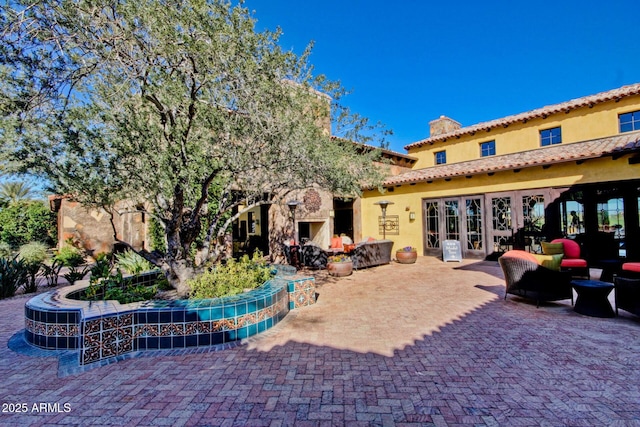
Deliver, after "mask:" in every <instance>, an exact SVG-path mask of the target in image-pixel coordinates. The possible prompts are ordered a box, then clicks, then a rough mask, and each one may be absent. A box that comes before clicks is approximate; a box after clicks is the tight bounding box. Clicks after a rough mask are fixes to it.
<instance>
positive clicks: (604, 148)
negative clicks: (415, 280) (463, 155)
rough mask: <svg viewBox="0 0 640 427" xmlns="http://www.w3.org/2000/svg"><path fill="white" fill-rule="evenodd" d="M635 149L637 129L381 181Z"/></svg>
mask: <svg viewBox="0 0 640 427" xmlns="http://www.w3.org/2000/svg"><path fill="white" fill-rule="evenodd" d="M638 152H640V132H628V133H623V134H620V135H615V136H610V137H607V138H600V139H594V140H590V141H584V142H575V143H569V144H558V145H553V146H550V147H544V148H538V149H535V150H530V151H523V152H520V153H513V154H505V155H501V156H490V157H483V158H481V159H478V160H470V161H466V162H460V163H451V164H446V165H438V166H432V167H428V168H425V169H418V170H414V171H411V172H407V173H403V174H400V175H396V176H393V177H388V178H387V179H386V180H385V181H384V183H383V185H384V186H391V185H398V184H409V183H415V182H425V181H431V180H434V179H444V178H452V177H456V176H470V175H478V174H481V173H489V172H498V171H505V170H513V169H522V168H527V167H533V166H544V165H552V164H556V163H564V162H572V161H578V160H587V159H594V158H598V157H604V156H610V155H616V154H619V155H622V154H629V153H638Z"/></svg>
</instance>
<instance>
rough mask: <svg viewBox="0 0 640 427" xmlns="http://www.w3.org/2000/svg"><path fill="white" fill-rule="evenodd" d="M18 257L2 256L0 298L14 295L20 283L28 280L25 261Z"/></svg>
mask: <svg viewBox="0 0 640 427" xmlns="http://www.w3.org/2000/svg"><path fill="white" fill-rule="evenodd" d="M17 258H18V257H17V256H15V257H14V258H12V259H6V258H0V298H9V297H12V296H14V295H15V294H16V291H17V290H18V288H19V287H20V285H21V284H22V283H23V282H24V281H25V280H27V269H26V268H25V263H24V261H23V260H21V259H17Z"/></svg>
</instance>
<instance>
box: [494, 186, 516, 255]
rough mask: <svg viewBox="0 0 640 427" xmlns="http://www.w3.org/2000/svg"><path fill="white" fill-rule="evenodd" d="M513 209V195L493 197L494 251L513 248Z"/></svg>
mask: <svg viewBox="0 0 640 427" xmlns="http://www.w3.org/2000/svg"><path fill="white" fill-rule="evenodd" d="M512 215H513V211H512V209H511V196H502V197H492V198H491V240H492V242H491V243H492V244H493V252H506V251H508V250H510V249H512V248H513V219H514V218H512Z"/></svg>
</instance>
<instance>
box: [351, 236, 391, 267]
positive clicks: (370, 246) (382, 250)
mask: <svg viewBox="0 0 640 427" xmlns="http://www.w3.org/2000/svg"><path fill="white" fill-rule="evenodd" d="M392 248H393V241H392V240H367V241H365V242H360V243H358V244H356V246H355V248H354V249H353V251H352V252H351V260H352V261H353V268H355V269H358V268H365V267H373V266H375V265H382V264H389V263H390V262H391V249H392Z"/></svg>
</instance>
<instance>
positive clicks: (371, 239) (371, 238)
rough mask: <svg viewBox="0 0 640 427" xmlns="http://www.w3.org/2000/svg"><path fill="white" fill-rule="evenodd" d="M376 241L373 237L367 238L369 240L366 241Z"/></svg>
mask: <svg viewBox="0 0 640 427" xmlns="http://www.w3.org/2000/svg"><path fill="white" fill-rule="evenodd" d="M375 241H376V239H374V238H373V237H369V239H367V242H375Z"/></svg>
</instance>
